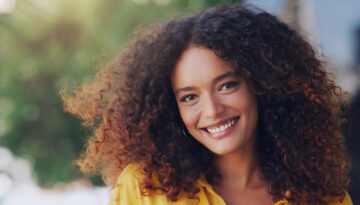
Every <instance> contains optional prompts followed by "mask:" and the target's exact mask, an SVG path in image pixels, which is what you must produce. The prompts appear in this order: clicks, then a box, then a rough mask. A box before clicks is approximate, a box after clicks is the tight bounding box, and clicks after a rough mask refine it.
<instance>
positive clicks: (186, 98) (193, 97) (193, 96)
mask: <svg viewBox="0 0 360 205" xmlns="http://www.w3.org/2000/svg"><path fill="white" fill-rule="evenodd" d="M195 98H196V95H185V96H184V97H182V98H181V99H180V101H181V102H190V101H192V100H195Z"/></svg>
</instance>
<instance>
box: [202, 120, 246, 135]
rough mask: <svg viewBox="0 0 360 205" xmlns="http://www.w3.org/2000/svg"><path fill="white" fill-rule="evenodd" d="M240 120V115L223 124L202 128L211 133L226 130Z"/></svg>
mask: <svg viewBox="0 0 360 205" xmlns="http://www.w3.org/2000/svg"><path fill="white" fill-rule="evenodd" d="M238 120H239V117H234V118H231V119H229V120H227V121H225V122H224V123H223V124H221V125H217V126H213V127H206V128H202V130H204V131H206V132H208V133H210V134H216V133H219V132H224V131H225V130H227V129H229V128H230V127H232V126H234V124H235V123H236V122H237V121H238Z"/></svg>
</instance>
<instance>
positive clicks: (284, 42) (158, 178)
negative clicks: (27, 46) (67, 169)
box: [63, 5, 352, 205]
mask: <svg viewBox="0 0 360 205" xmlns="http://www.w3.org/2000/svg"><path fill="white" fill-rule="evenodd" d="M325 69H326V64H325V62H323V61H322V60H321V59H319V58H318V56H317V55H316V53H315V52H314V50H313V48H311V46H310V45H309V44H308V43H307V42H306V41H304V40H303V38H302V37H301V36H299V35H298V34H297V33H296V32H295V31H293V30H292V29H290V28H289V27H288V26H287V25H285V24H284V23H282V22H280V21H279V20H278V19H277V18H276V17H274V16H272V15H270V14H268V13H266V12H263V11H257V10H255V9H252V8H246V7H242V6H239V5H236V6H230V7H226V6H218V7H214V8H211V9H208V10H206V11H204V12H201V13H199V14H195V15H192V16H188V17H184V18H181V19H176V20H172V21H169V22H168V23H165V24H163V25H160V26H159V27H158V28H156V29H154V30H151V31H150V32H148V33H144V34H141V35H140V36H138V37H137V38H135V39H134V40H133V42H132V43H131V44H130V45H129V46H128V48H127V49H126V50H125V51H124V52H123V53H122V55H121V56H120V57H119V58H117V59H115V60H114V61H113V62H112V63H111V64H109V66H107V67H106V68H104V69H103V70H101V71H100V72H99V73H98V75H97V78H96V80H95V81H94V82H89V83H86V84H84V85H83V86H82V87H81V89H79V90H76V91H75V95H66V94H63V99H64V101H65V105H66V110H68V111H70V112H72V113H74V114H77V115H78V116H80V117H81V118H82V119H84V120H85V125H87V126H93V127H94V128H95V129H96V131H95V135H94V137H93V138H91V139H90V140H89V144H88V149H87V151H86V153H84V155H83V156H82V158H81V159H80V160H79V161H78V164H79V165H80V166H81V168H82V170H83V171H92V172H99V173H101V174H102V175H103V176H104V179H105V181H106V182H107V183H108V184H111V185H113V191H112V196H111V199H110V204H264V205H267V204H278V205H279V204H333V205H334V204H346V205H348V204H352V203H351V199H350V197H349V196H348V194H347V193H346V190H345V189H346V186H347V184H348V181H349V180H348V177H347V171H348V167H349V162H348V160H347V158H346V154H345V149H344V146H343V136H342V134H341V133H340V129H339V126H340V120H341V119H340V117H339V100H340V98H341V96H342V93H341V90H340V88H339V87H337V86H336V85H335V84H334V81H333V80H331V79H330V77H329V75H328V74H327V73H326V71H325ZM120 173H121V174H120ZM119 174H120V176H119Z"/></svg>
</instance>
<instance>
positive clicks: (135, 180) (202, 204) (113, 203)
mask: <svg viewBox="0 0 360 205" xmlns="http://www.w3.org/2000/svg"><path fill="white" fill-rule="evenodd" d="M142 178H143V175H142V174H141V173H140V170H139V166H138V165H136V164H130V165H128V166H127V167H126V168H125V169H124V170H123V171H122V173H121V174H120V176H119V179H118V181H117V183H116V185H115V186H114V188H113V189H112V191H111V195H110V201H109V205H140V204H141V205H167V204H170V205H171V204H172V205H192V204H194V205H195V204H196V205H226V203H225V201H224V200H223V199H222V198H221V197H220V196H219V195H218V194H217V193H215V191H214V190H213V189H212V187H211V186H210V185H209V184H208V183H207V182H206V180H205V179H199V180H198V181H197V183H198V184H199V185H200V186H199V187H200V192H199V193H197V196H198V197H199V199H200V201H198V200H196V199H189V198H188V197H187V194H186V193H185V192H181V193H180V194H179V196H178V200H177V201H176V202H170V201H168V200H167V198H166V195H165V194H152V195H151V196H142V195H141V194H140V189H139V185H140V183H141V182H142ZM152 183H154V185H159V182H158V181H157V180H156V179H154V178H153V179H152ZM289 194H290V193H289ZM286 204H289V203H288V201H287V200H286V199H283V200H280V201H278V202H276V203H275V204H274V205H286ZM331 205H352V201H351V198H350V196H349V194H348V193H346V196H345V199H344V201H343V202H339V203H333V204H331Z"/></svg>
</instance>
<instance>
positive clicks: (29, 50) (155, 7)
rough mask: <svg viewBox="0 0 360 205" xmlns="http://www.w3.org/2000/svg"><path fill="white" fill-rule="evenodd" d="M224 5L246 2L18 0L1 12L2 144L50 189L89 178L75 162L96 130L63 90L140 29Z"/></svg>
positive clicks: (92, 71) (0, 89) (114, 51)
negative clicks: (68, 107) (66, 102)
mask: <svg viewBox="0 0 360 205" xmlns="http://www.w3.org/2000/svg"><path fill="white" fill-rule="evenodd" d="M221 2H222V3H234V2H238V1H236V0H227V1H226V0H223V1H221V0H76V1H73V0H57V1H44V0H18V1H17V3H16V7H15V8H14V10H13V11H12V12H9V13H0V45H1V46H0V66H1V67H0V144H1V145H4V146H7V147H8V148H9V149H10V150H11V151H12V152H13V153H15V154H16V155H17V156H21V157H25V158H27V159H29V160H31V162H33V166H34V171H35V173H36V175H37V176H36V177H37V179H38V182H39V184H40V185H42V186H52V185H54V184H55V183H57V182H64V181H70V180H72V179H75V178H77V177H82V175H81V173H80V172H79V171H78V170H77V167H75V166H74V165H73V163H72V162H73V160H74V159H75V158H76V157H77V156H78V155H79V153H80V152H81V150H82V149H83V146H84V143H85V141H86V138H87V137H88V136H90V135H91V131H90V130H86V129H85V128H82V127H81V122H80V120H78V119H77V118H76V117H74V116H71V115H70V114H68V113H65V112H64V111H63V109H62V102H61V99H60V97H59V95H58V91H59V87H61V86H62V85H63V84H64V82H66V83H69V82H73V83H72V84H70V85H79V84H80V83H81V81H83V80H84V78H87V77H88V76H93V75H94V73H95V70H96V67H98V66H101V64H102V63H105V62H106V61H108V60H110V58H112V57H114V56H115V54H116V53H118V52H119V51H120V50H121V46H122V45H123V44H124V42H126V41H127V40H128V39H129V35H130V34H131V32H132V31H133V29H134V27H136V26H138V25H147V24H151V23H154V22H157V21H160V20H164V19H166V18H168V17H169V16H173V15H174V14H182V13H184V12H191V11H196V10H201V9H203V8H206V7H210V6H213V5H215V4H218V3H221ZM92 181H93V182H95V184H97V185H99V184H101V180H100V179H99V178H94V179H93V180H92Z"/></svg>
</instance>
